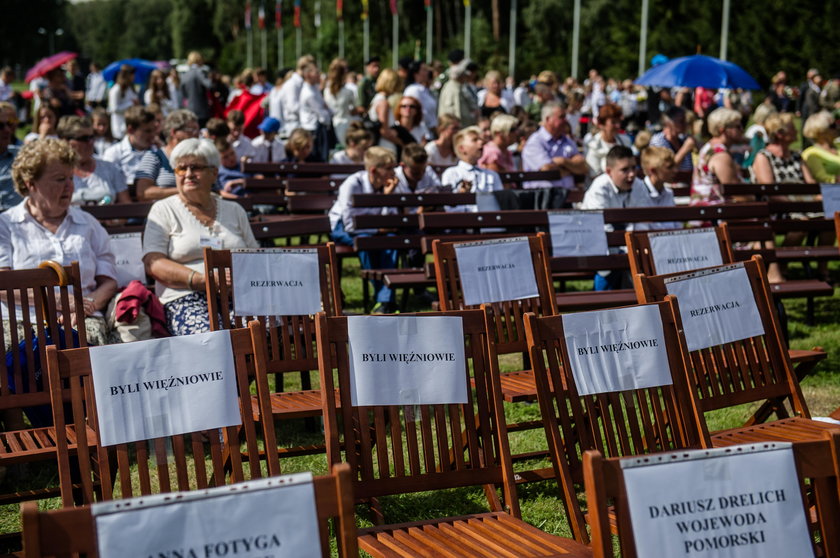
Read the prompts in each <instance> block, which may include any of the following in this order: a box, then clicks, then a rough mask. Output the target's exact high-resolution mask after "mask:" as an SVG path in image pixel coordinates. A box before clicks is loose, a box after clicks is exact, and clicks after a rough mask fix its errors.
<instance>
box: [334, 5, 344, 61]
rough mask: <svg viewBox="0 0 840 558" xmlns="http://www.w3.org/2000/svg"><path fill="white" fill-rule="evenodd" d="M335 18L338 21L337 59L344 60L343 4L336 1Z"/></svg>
mask: <svg viewBox="0 0 840 558" xmlns="http://www.w3.org/2000/svg"><path fill="white" fill-rule="evenodd" d="M335 18H336V19H337V20H338V57H339V58H344V2H343V0H336V3H335Z"/></svg>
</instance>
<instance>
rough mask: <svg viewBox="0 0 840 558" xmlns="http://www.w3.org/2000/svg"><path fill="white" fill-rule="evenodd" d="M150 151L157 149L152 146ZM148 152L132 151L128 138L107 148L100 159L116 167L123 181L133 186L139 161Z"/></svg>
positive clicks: (145, 150) (144, 150)
mask: <svg viewBox="0 0 840 558" xmlns="http://www.w3.org/2000/svg"><path fill="white" fill-rule="evenodd" d="M152 150H157V147H154V146H152ZM147 151H149V150H148V149H143V150H140V149H134V147H132V145H131V142H130V141H129V140H128V136H125V137H124V138H123V139H121V140H120V141H118V142H117V143H115V144H114V145H112V146H111V147H109V148H108V149H106V150H105V153H103V154H102V159H104V160H105V161H109V162H111V163H114V164H115V165H117V166H118V167H119V168H120V170H122V172H123V174H124V175H125V181H126V183H128V184H133V183H134V179H135V177H136V174H137V169H138V168H139V167H140V161H141V160H142V159H143V155H145V154H146V152H147Z"/></svg>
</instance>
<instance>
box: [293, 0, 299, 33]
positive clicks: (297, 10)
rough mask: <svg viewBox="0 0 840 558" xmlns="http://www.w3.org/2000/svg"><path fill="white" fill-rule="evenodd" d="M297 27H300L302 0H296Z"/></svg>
mask: <svg viewBox="0 0 840 558" xmlns="http://www.w3.org/2000/svg"><path fill="white" fill-rule="evenodd" d="M294 23H295V27H297V28H300V0H295V22H294Z"/></svg>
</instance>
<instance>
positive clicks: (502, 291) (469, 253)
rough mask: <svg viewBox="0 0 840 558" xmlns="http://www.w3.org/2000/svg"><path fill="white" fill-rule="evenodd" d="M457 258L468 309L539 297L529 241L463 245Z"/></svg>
mask: <svg viewBox="0 0 840 558" xmlns="http://www.w3.org/2000/svg"><path fill="white" fill-rule="evenodd" d="M455 254H456V255H457V257H458V275H459V276H460V277H461V290H462V291H463V295H464V304H466V305H467V306H475V305H477V304H485V303H490V302H501V301H503V300H521V299H523V298H535V297H537V296H539V293H538V291H537V279H536V277H534V265H533V263H532V262H531V249H530V247H529V246H528V239H527V238H525V237H517V238H500V239H497V240H485V241H480V242H462V243H459V244H456V245H455Z"/></svg>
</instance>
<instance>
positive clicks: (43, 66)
mask: <svg viewBox="0 0 840 558" xmlns="http://www.w3.org/2000/svg"><path fill="white" fill-rule="evenodd" d="M77 56H79V55H78V54H76V53H75V52H70V51H69V50H65V51H62V52H59V53H58V54H53V55H52V56H47V57H46V58H42V59H41V60H40V61H39V62H38V63H37V64H35V65H34V66H32V67H31V68H29V71H28V72H26V83H29V82H30V81H32V80H33V79H35V78H37V77H41V76H43V75H46V74H47V73H49V72H50V71H52V70H55V69H56V68H60V67H61V65H62V64H64V63H65V62H69V61H70V60H73V59H74V58H76V57H77Z"/></svg>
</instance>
